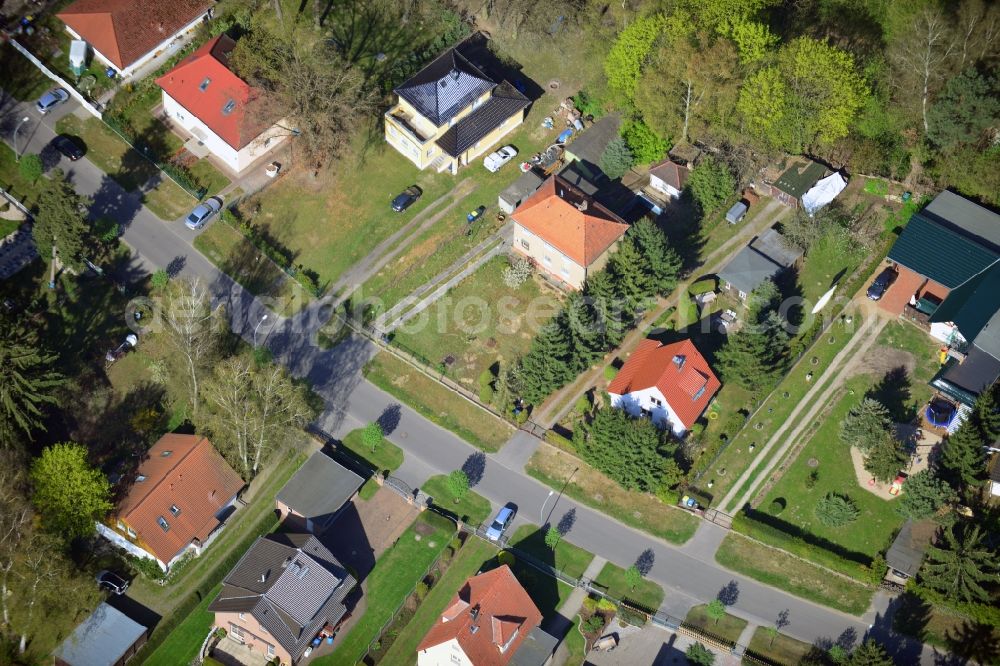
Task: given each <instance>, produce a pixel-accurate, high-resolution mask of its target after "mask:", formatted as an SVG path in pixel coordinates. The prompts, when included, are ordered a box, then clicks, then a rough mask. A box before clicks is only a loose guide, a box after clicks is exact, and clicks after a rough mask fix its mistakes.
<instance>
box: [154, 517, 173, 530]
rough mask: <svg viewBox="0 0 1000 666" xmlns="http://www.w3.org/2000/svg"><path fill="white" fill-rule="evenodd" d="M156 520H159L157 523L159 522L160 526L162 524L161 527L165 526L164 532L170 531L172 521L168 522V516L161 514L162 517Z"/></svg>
mask: <svg viewBox="0 0 1000 666" xmlns="http://www.w3.org/2000/svg"><path fill="white" fill-rule="evenodd" d="M156 522H157V524H158V525H159V526H160V527H161V528H163V531H164V532H169V531H170V523H168V522H167V519H166V518H164V517H163V516H160V517H158V518H157V519H156Z"/></svg>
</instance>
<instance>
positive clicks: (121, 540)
mask: <svg viewBox="0 0 1000 666" xmlns="http://www.w3.org/2000/svg"><path fill="white" fill-rule="evenodd" d="M97 533H98V534H100V535H101V536H102V537H104V538H105V539H107V540H108V541H110V542H111V543H113V544H114V545H115V546H118V547H119V548H121V549H122V550H124V551H125V552H127V553H129V554H130V555H135V556H136V557H145V558H148V559H150V560H153V561H154V562H156V563H157V564H158V565H159V566H160V568H161V569H163V570H164V571H166V570H167V563H166V562H164V561H163V560H161V559H159V558H158V557H156V555H153V554H152V553H151V552H149V551H148V550H145V549H143V548H140V547H139V546H137V545H135V544H134V543H132V542H131V541H129V540H128V539H126V538H125V537H123V536H122V535H121V534H118V532H115V531H114V530H113V529H111V528H110V527H108V526H107V525H105V524H104V523H97Z"/></svg>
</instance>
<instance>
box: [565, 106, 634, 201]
mask: <svg viewBox="0 0 1000 666" xmlns="http://www.w3.org/2000/svg"><path fill="white" fill-rule="evenodd" d="M621 126H622V117H621V116H620V115H618V114H617V113H612V114H610V115H607V116H604V117H603V118H601V119H600V120H598V121H597V122H595V123H594V124H593V125H591V126H590V127H588V128H587V129H585V130H583V131H582V132H581V133H580V135H579V136H578V137H577V138H575V139H573V140H572V141H570V142H569V143H568V144H566V159H567V160H571V161H573V162H576V163H577V165H576V166H578V168H579V169H580V170H581V171H582V173H583V175H584V177H585V178H586V179H587V180H589V181H591V182H594V183H597V184H600V181H601V180H602V179H605V178H607V176H606V175H605V173H604V172H603V171H601V166H600V165H601V157H602V156H603V155H604V151H605V149H607V147H608V144H609V143H611V141H612V139H616V138H618V132H619V130H620V129H621Z"/></svg>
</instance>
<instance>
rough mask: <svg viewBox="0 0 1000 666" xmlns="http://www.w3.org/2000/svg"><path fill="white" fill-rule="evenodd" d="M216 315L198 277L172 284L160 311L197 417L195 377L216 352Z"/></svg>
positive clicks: (217, 334) (217, 319)
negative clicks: (183, 366)
mask: <svg viewBox="0 0 1000 666" xmlns="http://www.w3.org/2000/svg"><path fill="white" fill-rule="evenodd" d="M217 314H218V309H217V308H216V309H213V308H212V296H211V294H210V293H209V291H208V288H207V287H206V286H205V285H204V283H202V282H201V281H200V280H198V279H194V280H179V281H177V282H176V283H174V284H173V285H172V289H171V291H170V292H169V293H168V297H167V299H166V300H165V302H164V307H163V308H162V310H161V318H162V321H163V332H164V334H165V335H166V338H167V340H168V341H169V342H170V344H171V346H172V347H173V348H174V349H176V350H177V352H178V353H179V354H180V355H181V356H182V357H183V358H184V361H185V364H186V365H187V369H188V379H189V381H190V388H191V409H192V412H191V414H192V416H193V417H197V416H198V403H199V386H198V384H199V382H198V378H199V376H200V374H201V372H202V371H203V370H204V368H205V367H206V366H207V365H208V363H209V362H210V361H211V360H212V359H213V358H214V357H215V356H216V355H217V353H218V347H219V342H220V336H219V329H218V326H219V322H220V321H221V318H220V317H218V316H217Z"/></svg>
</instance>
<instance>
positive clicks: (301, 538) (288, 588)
mask: <svg viewBox="0 0 1000 666" xmlns="http://www.w3.org/2000/svg"><path fill="white" fill-rule="evenodd" d="M356 582H357V581H355V579H354V577H353V576H351V574H349V573H348V572H347V570H346V569H344V567H343V566H342V565H341V564H340V562H339V561H337V559H336V558H335V557H334V556H333V554H332V553H331V552H330V551H329V549H327V547H326V546H324V545H323V544H322V543H320V541H319V540H318V539H317V538H316V537H315V536H313V535H311V534H287V533H281V534H269V535H267V536H264V537H260V538H259V539H257V541H255V542H254V544H253V545H252V546H251V547H250V549H249V550H248V551H247V552H246V553H245V554H244V555H243V557H242V558H240V561H239V562H238V563H237V564H236V566H235V567H234V568H233V570H232V571H230V572H229V574H228V575H227V576H226V578H225V579H224V580H223V581H222V590H221V591H220V592H219V595H218V596H217V597H216V598H215V600H213V601H212V603H211V604H209V606H208V610H209V611H211V612H213V613H215V626H216V627H219V628H220V629H225V630H226V632H227V634H226V640H233V641H236V642H238V643H242V644H243V645H244V646H246V647H247V648H249V649H250V650H251V651H253V652H258V653H260V654H261V655H262V656H264V657H265V658H267V659H275V658H277V659H278V660H279V661H280V663H282V664H296V663H298V661H299V660H300V659H301V658H302V653H303V652H305V650H306V648H307V647H309V644H310V642H311V641H312V640H313V638H315V637H316V636H317V635H319V633H320V631H322V630H323V629H325V628H326V629H328V631H329V632H330V633H332V632H333V630H334V629H335V628H336V626H337V624H338V623H339V622H340V621H341V620H342V619H343V618H344V615H345V614H346V613H347V608H346V607H345V606H344V598H345V597H346V596H347V594H348V593H349V592H350V591H351V590H352V589H353V588H354V586H355V583H356ZM222 649H223V651H225V646H223V647H222Z"/></svg>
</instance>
